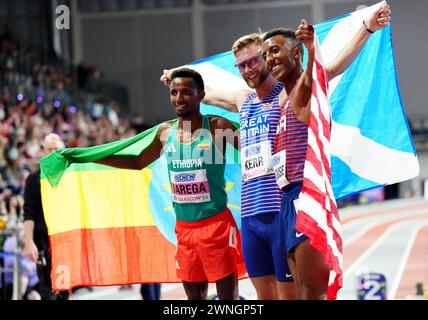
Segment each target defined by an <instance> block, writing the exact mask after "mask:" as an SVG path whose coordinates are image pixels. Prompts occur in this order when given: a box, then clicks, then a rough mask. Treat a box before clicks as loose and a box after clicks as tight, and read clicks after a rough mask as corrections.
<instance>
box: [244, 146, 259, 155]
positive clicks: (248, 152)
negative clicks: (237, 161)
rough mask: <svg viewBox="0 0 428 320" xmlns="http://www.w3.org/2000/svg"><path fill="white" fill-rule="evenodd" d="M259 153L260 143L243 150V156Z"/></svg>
mask: <svg viewBox="0 0 428 320" xmlns="http://www.w3.org/2000/svg"><path fill="white" fill-rule="evenodd" d="M259 153H260V145H256V146H251V147H249V148H248V149H245V150H244V156H245V157H250V156H253V155H255V154H259Z"/></svg>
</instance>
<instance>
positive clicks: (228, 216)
mask: <svg viewBox="0 0 428 320" xmlns="http://www.w3.org/2000/svg"><path fill="white" fill-rule="evenodd" d="M175 234H176V235H177V252H176V255H175V259H176V269H177V277H178V278H179V279H181V280H183V281H188V282H200V281H209V282H215V281H217V280H220V279H222V278H224V277H226V276H228V275H230V274H232V273H233V272H236V271H240V270H242V266H243V258H242V251H241V233H240V232H239V230H238V228H237V226H236V222H235V219H234V218H233V215H232V213H231V212H230V210H229V209H226V210H224V211H222V212H221V213H219V214H216V215H215V216H212V217H209V218H206V219H203V220H200V221H196V222H183V221H179V220H177V223H176V225H175Z"/></svg>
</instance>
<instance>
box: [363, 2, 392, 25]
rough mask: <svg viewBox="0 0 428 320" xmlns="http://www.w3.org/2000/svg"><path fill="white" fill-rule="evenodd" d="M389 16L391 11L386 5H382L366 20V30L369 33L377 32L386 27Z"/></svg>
mask: <svg viewBox="0 0 428 320" xmlns="http://www.w3.org/2000/svg"><path fill="white" fill-rule="evenodd" d="M390 14H391V9H390V8H389V6H388V5H387V4H385V5H383V6H382V7H380V8H379V9H378V10H377V11H375V12H373V13H372V14H371V15H370V16H369V17H368V18H367V20H366V23H367V28H369V29H370V30H371V31H377V30H380V29H383V28H385V27H387V26H388V25H389V22H390V21H391V17H390Z"/></svg>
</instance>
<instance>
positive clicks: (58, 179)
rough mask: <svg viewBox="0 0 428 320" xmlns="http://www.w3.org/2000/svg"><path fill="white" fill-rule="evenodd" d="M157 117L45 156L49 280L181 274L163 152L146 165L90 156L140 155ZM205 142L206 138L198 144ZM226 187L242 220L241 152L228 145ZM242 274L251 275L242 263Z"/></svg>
mask: <svg viewBox="0 0 428 320" xmlns="http://www.w3.org/2000/svg"><path fill="white" fill-rule="evenodd" d="M158 129H159V125H158V126H156V127H154V128H152V129H149V130H147V131H144V132H142V133H140V134H139V135H137V136H135V137H132V138H129V139H126V140H122V141H117V142H112V143H108V144H105V145H101V146H95V147H90V148H73V149H63V150H60V151H57V152H55V153H52V154H50V155H48V156H46V157H44V158H43V159H41V163H40V167H41V189H42V190H41V191H42V202H43V209H44V213H45V220H46V223H47V226H48V232H49V238H50V244H51V249H52V270H51V278H52V287H53V289H54V290H64V289H71V288H73V287H75V286H84V285H88V286H98V285H118V284H131V283H144V282H150V283H153V282H162V283H168V282H180V280H179V279H178V278H177V277H176V270H175V266H176V264H175V245H176V243H177V240H176V237H175V233H174V226H175V213H174V209H173V207H172V196H171V189H170V183H169V179H168V174H167V172H168V170H167V163H166V158H165V157H164V156H162V157H160V158H159V159H158V160H156V161H155V162H153V163H152V164H151V165H150V166H149V167H147V168H145V169H143V170H124V169H117V168H113V167H110V166H105V165H100V164H96V163H93V162H92V161H95V160H98V159H101V158H104V157H106V156H108V155H111V154H114V155H134V156H136V155H139V154H140V153H141V151H142V150H144V149H145V148H146V147H147V146H148V145H150V143H151V142H152V141H153V139H154V137H155V136H156V133H157V130H158ZM201 147H204V146H201ZM227 158H228V160H227V163H228V164H226V173H225V175H226V181H227V184H226V191H227V193H228V197H229V208H230V209H231V211H232V213H233V214H234V217H235V220H236V221H237V224H238V227H239V228H240V219H239V214H240V211H239V209H240V190H241V185H240V183H241V177H240V167H239V163H238V161H237V160H239V153H238V151H237V150H235V149H234V148H233V147H231V146H229V145H228V147H227ZM239 275H240V278H243V277H245V276H246V271H245V267H244V265H243V264H242V266H241V267H240V270H239Z"/></svg>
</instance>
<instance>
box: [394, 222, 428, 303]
mask: <svg viewBox="0 0 428 320" xmlns="http://www.w3.org/2000/svg"><path fill="white" fill-rule="evenodd" d="M415 222H416V221H415ZM417 223H420V222H419V221H417ZM427 225H428V221H427V222H425V223H424V224H421V225H417V226H415V227H413V229H412V232H411V234H410V237H409V239H408V241H407V246H406V248H405V250H404V253H403V258H402V259H401V261H400V265H399V266H398V268H397V269H398V270H397V272H396V275H395V278H394V280H393V282H392V285H391V289H390V291H389V295H388V296H389V299H394V298H395V295H396V294H397V290H398V287H399V286H400V283H401V278H402V277H403V273H404V270H405V268H406V265H407V262H408V261H409V257H410V253H411V252H412V248H413V246H414V244H415V241H416V237H417V234H418V232H419V230H420V229H422V228H425V227H426V226H427Z"/></svg>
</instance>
